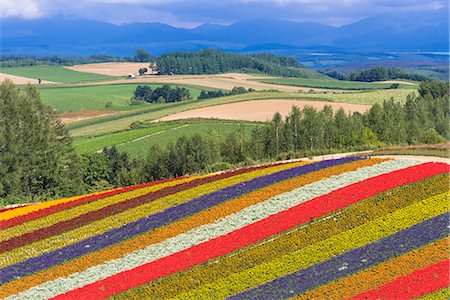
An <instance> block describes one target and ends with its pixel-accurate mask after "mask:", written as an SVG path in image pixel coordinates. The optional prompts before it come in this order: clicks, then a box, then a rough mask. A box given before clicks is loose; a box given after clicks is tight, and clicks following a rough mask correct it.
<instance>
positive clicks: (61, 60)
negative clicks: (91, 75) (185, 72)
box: [0, 49, 158, 68]
mask: <svg viewBox="0 0 450 300" xmlns="http://www.w3.org/2000/svg"><path fill="white" fill-rule="evenodd" d="M157 59H158V57H157V56H154V55H150V54H149V53H148V52H147V51H145V50H144V49H136V51H135V54H134V56H127V57H119V56H114V55H109V54H92V55H90V56H87V57H83V56H60V55H52V56H35V55H16V54H1V55H0V67H2V68H3V67H24V66H37V65H60V66H68V65H79V64H92V63H101V62H120V61H129V62H152V61H155V60H157Z"/></svg>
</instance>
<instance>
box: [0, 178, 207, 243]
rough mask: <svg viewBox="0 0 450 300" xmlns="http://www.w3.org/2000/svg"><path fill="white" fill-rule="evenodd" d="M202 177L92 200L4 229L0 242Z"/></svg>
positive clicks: (183, 179)
mask: <svg viewBox="0 0 450 300" xmlns="http://www.w3.org/2000/svg"><path fill="white" fill-rule="evenodd" d="M202 177H206V176H196V177H188V178H182V179H179V180H175V181H169V182H164V183H160V184H156V185H152V186H148V187H143V188H140V189H136V190H132V191H129V192H125V193H120V194H117V195H114V196H110V197H106V198H101V199H98V200H94V201H92V202H89V203H86V204H83V205H79V206H75V207H73V208H70V209H65V210H63V211H60V212H57V213H54V214H50V215H48V216H45V217H42V218H38V219H36V220H33V221H29V222H25V223H22V224H20V225H17V226H13V227H10V228H6V229H4V230H3V232H2V235H1V237H0V241H4V240H9V239H11V238H13V237H15V236H20V235H23V234H25V233H28V232H32V231H35V230H38V229H41V228H44V227H48V226H51V225H54V224H57V223H60V222H64V221H67V220H70V219H74V218H76V217H78V216H81V215H83V214H85V213H88V212H91V211H95V210H99V209H101V208H104V207H107V206H110V205H112V204H116V203H120V202H124V201H126V200H128V199H131V198H136V197H139V196H142V195H145V194H148V193H151V192H155V191H158V190H161V189H163V188H166V187H171V186H175V185H178V184H182V183H186V182H190V181H192V180H194V179H198V178H202Z"/></svg>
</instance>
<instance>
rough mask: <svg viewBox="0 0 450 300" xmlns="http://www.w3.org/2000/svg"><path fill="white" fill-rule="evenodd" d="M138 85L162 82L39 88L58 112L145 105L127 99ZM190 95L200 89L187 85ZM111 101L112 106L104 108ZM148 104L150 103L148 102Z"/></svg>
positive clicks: (155, 85)
mask: <svg viewBox="0 0 450 300" xmlns="http://www.w3.org/2000/svg"><path fill="white" fill-rule="evenodd" d="M138 85H148V86H151V87H152V88H153V89H154V88H156V87H159V86H162V84H143V83H141V84H138V83H126V84H109V85H92V86H65V87H57V86H51V87H47V86H46V87H42V88H40V89H39V91H40V94H41V98H42V100H43V101H44V102H45V103H47V104H48V105H50V106H51V107H53V108H54V109H55V110H56V111H57V112H58V113H62V112H72V111H83V110H102V109H111V110H132V109H138V108H142V107H143V106H147V105H137V106H130V105H127V101H128V100H129V99H130V98H131V97H132V96H133V92H134V90H135V89H136V86H138ZM188 88H189V91H190V93H191V96H192V97H193V98H194V99H196V98H197V97H198V96H199V95H200V92H201V90H199V89H197V88H193V87H188ZM108 102H111V104H112V106H111V107H108V108H105V106H106V104H107V103H108ZM148 105H150V104H148Z"/></svg>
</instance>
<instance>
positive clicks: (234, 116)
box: [158, 100, 371, 121]
mask: <svg viewBox="0 0 450 300" xmlns="http://www.w3.org/2000/svg"><path fill="white" fill-rule="evenodd" d="M327 104H328V105H331V107H332V108H333V109H334V110H337V109H339V108H340V107H342V108H344V109H345V110H346V111H347V112H361V113H363V112H365V111H367V110H368V109H370V107H371V106H370V105H361V104H349V103H336V102H324V101H307V100H251V101H244V102H236V103H229V104H223V105H216V106H209V107H203V108H198V109H193V110H188V111H184V112H180V113H176V114H173V115H170V116H166V117H163V118H161V119H159V120H158V121H169V120H179V119H189V118H216V119H225V120H246V121H267V120H270V119H272V117H273V115H274V114H275V112H277V111H278V112H280V113H281V115H283V116H286V115H288V114H289V112H290V111H291V109H292V106H293V105H295V106H297V107H298V108H300V109H301V108H303V107H304V106H306V105H309V106H312V107H314V108H316V109H322V108H323V107H324V106H325V105H327Z"/></svg>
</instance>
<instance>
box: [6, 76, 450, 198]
mask: <svg viewBox="0 0 450 300" xmlns="http://www.w3.org/2000/svg"><path fill="white" fill-rule="evenodd" d="M449 88H450V87H449V84H448V83H442V82H439V81H433V82H425V83H422V84H421V85H420V88H419V93H418V95H415V94H411V95H409V96H408V98H407V99H406V102H405V104H401V103H398V102H394V100H392V99H390V100H386V101H385V102H384V103H383V105H379V104H376V105H374V106H373V107H372V108H371V109H370V110H368V111H367V112H366V113H363V114H361V113H353V114H347V113H346V112H345V111H344V110H343V109H339V110H337V111H333V109H332V108H331V107H330V106H325V107H324V108H323V109H322V110H316V109H314V108H312V107H308V106H306V107H304V108H303V109H302V110H300V109H298V108H297V107H293V108H292V111H291V112H290V113H289V114H288V115H287V116H286V117H284V118H283V117H282V116H281V115H280V114H279V113H276V114H275V115H274V117H273V119H272V120H271V121H270V122H268V123H262V124H261V125H258V126H255V128H254V129H253V130H251V131H250V132H246V131H245V130H244V129H243V128H241V129H239V130H237V131H236V132H233V133H230V134H228V135H221V134H220V133H218V132H214V131H211V132H207V133H196V134H194V135H192V136H183V137H180V138H179V139H177V140H176V141H175V142H172V143H169V144H168V145H167V146H166V147H160V146H158V145H155V146H152V147H151V148H150V149H148V152H147V155H146V156H145V157H142V158H139V159H135V160H132V159H130V158H129V156H128V155H127V154H126V153H120V152H119V151H118V150H117V149H116V148H115V147H111V148H105V149H104V150H103V151H102V152H101V153H89V154H84V155H81V156H78V155H77V154H76V153H75V151H74V148H73V146H72V139H71V138H70V135H69V133H68V131H67V129H66V128H65V127H64V126H63V125H62V124H61V123H60V121H58V119H57V118H56V117H55V115H54V113H53V111H52V110H51V109H50V108H49V107H48V106H46V105H44V104H42V102H41V100H40V97H39V94H38V92H37V90H36V88H35V87H33V86H30V85H29V86H26V87H21V88H20V91H19V89H18V88H16V87H15V86H14V85H13V84H12V83H11V82H10V81H4V82H3V83H2V85H1V86H0V199H3V203H17V202H20V201H28V202H29V201H32V200H34V201H43V200H46V199H47V200H48V199H51V198H59V197H66V196H73V195H76V194H81V193H85V192H93V191H97V190H105V189H109V188H114V187H120V186H124V185H131V184H137V183H141V182H147V181H151V180H156V179H162V178H169V177H177V176H181V175H185V174H193V173H200V172H212V171H217V170H222V169H227V168H230V167H233V166H239V165H244V164H249V165H250V164H255V163H256V162H262V161H273V160H279V159H288V158H296V157H305V156H310V155H320V154H324V153H334V152H340V151H352V150H364V149H370V148H377V147H380V146H382V145H406V144H421V143H439V142H443V141H445V140H447V141H448V140H449V139H450V132H449V126H448V122H449V116H450V111H449V107H450V103H449V96H450V95H449Z"/></svg>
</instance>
